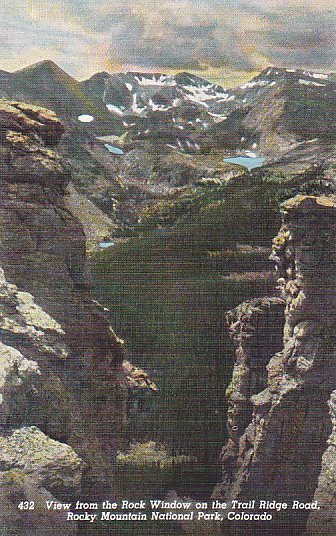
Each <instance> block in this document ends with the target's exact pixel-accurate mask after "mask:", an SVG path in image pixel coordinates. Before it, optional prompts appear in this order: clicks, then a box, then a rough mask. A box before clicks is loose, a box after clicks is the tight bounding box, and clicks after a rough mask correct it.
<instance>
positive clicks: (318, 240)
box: [217, 196, 336, 535]
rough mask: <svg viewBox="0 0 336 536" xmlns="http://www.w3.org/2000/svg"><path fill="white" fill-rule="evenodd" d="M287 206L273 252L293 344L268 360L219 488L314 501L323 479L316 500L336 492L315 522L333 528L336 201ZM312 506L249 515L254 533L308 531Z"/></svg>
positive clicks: (241, 494)
mask: <svg viewBox="0 0 336 536" xmlns="http://www.w3.org/2000/svg"><path fill="white" fill-rule="evenodd" d="M283 214H284V216H283V217H284V223H283V226H282V228H281V230H280V233H279V235H278V236H277V237H276V238H275V240H274V245H273V246H274V247H273V258H274V260H275V261H276V262H277V267H278V273H279V276H280V277H279V286H280V288H281V290H282V294H283V297H284V299H285V300H286V307H285V327H284V338H283V345H284V347H283V350H282V351H280V352H277V353H276V354H275V355H274V356H273V357H272V358H271V360H270V361H269V363H268V365H267V386H266V388H265V389H264V390H263V391H261V392H259V393H258V394H254V395H253V396H252V397H251V399H250V400H251V402H252V404H253V414H252V419H251V421H250V423H249V424H248V425H247V426H246V428H245V430H244V432H243V433H242V434H241V435H240V437H239V439H238V443H239V447H238V448H237V454H236V458H235V459H234V460H232V458H231V459H229V464H228V465H227V459H226V457H225V456H224V467H223V469H224V484H223V487H222V489H221V488H220V487H219V488H218V489H217V493H218V494H219V495H221V494H222V496H225V498H226V499H235V498H244V499H245V500H248V499H249V498H254V499H258V498H272V499H276V500H278V501H285V502H287V503H289V504H290V505H291V504H292V500H298V501H301V502H309V501H312V500H313V498H314V493H315V490H316V488H317V486H318V489H317V491H316V494H317V495H316V498H317V497H319V498H320V499H321V498H322V503H323V502H324V499H323V497H325V496H326V495H327V497H328V499H327V502H326V506H325V509H324V510H322V509H321V510H320V511H318V512H321V513H319V514H317V513H316V514H314V515H312V517H311V521H310V529H309V530H311V531H313V530H315V532H312V533H313V534H324V532H323V530H324V529H323V526H322V523H325V524H327V525H328V527H329V528H330V530H332V529H331V527H333V526H334V525H333V524H334V523H335V521H334V512H335V497H334V495H333V493H334V492H333V491H332V485H334V481H333V479H334V477H333V476H330V472H329V468H328V469H327V464H328V459H329V458H330V456H331V455H332V452H333V434H332V435H331V437H330V440H329V441H330V446H329V448H328V450H327V451H326V453H325V454H324V457H323V466H322V472H321V460H322V456H323V453H324V452H325V450H326V446H327V439H328V436H329V435H330V433H331V428H332V423H331V419H330V415H329V411H328V400H329V399H330V397H331V393H332V391H333V389H334V388H335V384H336V369H335V364H334V363H335V352H336V339H335V336H334V321H333V311H334V309H335V303H336V286H335V280H334V273H335V267H336V256H335V228H336V204H335V201H334V199H333V198H327V197H313V196H296V197H295V198H293V199H291V200H289V201H288V202H286V203H285V204H284V205H283ZM333 398H334V397H333ZM333 398H332V401H333ZM331 408H332V411H333V402H331ZM244 425H245V423H244ZM224 453H225V451H224ZM332 510H333V513H331V512H332ZM323 512H324V514H323ZM308 513H309V510H289V511H288V514H286V523H287V524H286V525H285V524H284V520H283V517H284V516H283V514H281V515H280V516H278V517H277V516H274V520H273V522H270V523H267V525H266V523H264V524H262V523H261V524H260V526H259V525H258V523H257V524H256V523H253V524H251V525H249V524H246V523H245V524H244V533H246V534H255V531H260V534H269V535H271V534H272V535H275V534H276V535H278V534H279V535H280V534H288V533H290V534H291V535H301V534H302V533H303V532H304V530H305V527H306V523H307V517H308ZM322 514H323V515H324V517H323V520H321V519H320V520H318V517H319V516H320V515H322ZM314 526H315V529H313V527H314ZM329 528H328V530H329ZM230 530H231V532H230V534H240V533H241V531H242V530H243V528H242V525H241V524H240V523H239V522H238V523H235V524H234V526H233V527H230ZM318 531H320V532H318ZM331 533H332V532H330V534H331ZM326 534H328V533H326Z"/></svg>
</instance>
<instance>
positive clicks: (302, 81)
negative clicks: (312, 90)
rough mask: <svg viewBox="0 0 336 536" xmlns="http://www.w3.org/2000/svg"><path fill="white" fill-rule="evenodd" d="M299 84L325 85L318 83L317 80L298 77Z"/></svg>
mask: <svg viewBox="0 0 336 536" xmlns="http://www.w3.org/2000/svg"><path fill="white" fill-rule="evenodd" d="M299 84H301V85H304V86H315V87H325V84H319V83H318V82H312V81H311V80H303V79H302V78H300V80H299Z"/></svg>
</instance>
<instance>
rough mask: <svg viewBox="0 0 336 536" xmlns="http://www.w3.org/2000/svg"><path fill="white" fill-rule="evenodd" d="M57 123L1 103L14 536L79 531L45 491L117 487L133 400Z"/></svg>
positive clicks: (4, 446)
mask: <svg viewBox="0 0 336 536" xmlns="http://www.w3.org/2000/svg"><path fill="white" fill-rule="evenodd" d="M62 132H63V126H62V125H61V123H60V122H59V121H58V119H57V118H56V117H55V115H54V114H53V113H51V112H48V111H47V110H43V109H40V108H37V107H34V106H28V105H24V104H21V103H17V102H11V103H8V102H2V103H0V168H1V179H0V182H1V184H0V185H1V192H2V196H1V202H0V265H1V267H2V268H1V269H0V341H1V342H0V424H1V432H0V450H1V455H0V458H1V459H0V470H1V471H2V472H1V474H0V480H1V493H0V506H1V508H0V511H3V512H4V514H3V515H4V517H3V518H2V519H0V524H1V523H2V526H3V527H6V528H8V529H10V530H11V531H12V532H13V534H18V535H21V534H25V533H28V534H30V533H31V534H33V533H34V534H41V536H42V535H44V534H48V535H49V534H59V533H62V534H73V531H74V530H75V527H69V524H67V525H66V526H65V525H64V520H65V517H64V515H61V514H57V513H53V514H50V513H48V515H46V508H45V500H49V499H51V500H52V499H56V500H67V501H68V502H69V501H70V500H71V498H72V497H76V498H79V497H80V498H92V497H95V496H96V495H98V496H99V497H101V496H102V495H104V494H105V493H108V495H109V496H113V494H114V492H115V489H114V482H113V464H114V459H115V454H116V450H117V447H118V442H119V441H120V439H119V437H120V435H121V429H122V425H123V420H124V415H125V412H124V410H125V406H126V395H127V387H126V384H125V373H124V371H123V369H122V360H123V350H122V341H121V340H119V339H118V338H117V337H116V335H115V334H114V332H113V329H112V327H111V325H110V323H109V320H108V318H107V317H106V313H105V312H104V310H103V308H102V307H100V306H99V304H97V303H96V302H94V301H93V300H92V298H91V295H90V289H89V284H88V277H87V270H86V259H85V237H84V233H83V229H82V226H81V224H80V223H79V221H78V220H77V219H76V218H75V217H74V216H73V215H72V214H71V212H70V211H69V209H68V208H67V206H66V203H65V193H66V187H67V184H68V181H69V173H68V172H67V169H66V167H65V166H64V164H63V162H62V160H61V159H60V157H59V156H57V154H56V153H55V152H54V151H53V149H52V147H53V146H55V145H57V143H58V141H59V139H60V136H61V134H62ZM84 467H85V468H86V470H85V475H84V476H83V469H84ZM19 500H23V501H24V500H28V501H35V503H36V509H35V510H34V512H28V514H27V513H23V514H21V513H20V511H18V509H17V504H18V502H19ZM48 516H49V517H48ZM53 520H54V521H55V523H53ZM29 523H30V524H29ZM28 527H29V528H28ZM44 529H45V531H46V532H43V530H44ZM29 531H31V532H29ZM32 531H33V532H32ZM34 531H35V532H34ZM0 532H1V530H0Z"/></svg>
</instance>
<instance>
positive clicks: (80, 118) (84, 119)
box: [78, 114, 94, 123]
mask: <svg viewBox="0 0 336 536" xmlns="http://www.w3.org/2000/svg"><path fill="white" fill-rule="evenodd" d="M78 121H80V122H81V123H92V121H94V117H93V116H92V115H86V114H83V115H79V116H78Z"/></svg>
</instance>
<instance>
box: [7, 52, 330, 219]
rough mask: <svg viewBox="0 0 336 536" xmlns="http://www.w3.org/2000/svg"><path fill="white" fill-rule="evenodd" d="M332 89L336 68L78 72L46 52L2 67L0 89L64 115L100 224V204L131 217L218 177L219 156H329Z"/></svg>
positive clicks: (71, 152) (295, 164) (291, 165)
mask: <svg viewBox="0 0 336 536" xmlns="http://www.w3.org/2000/svg"><path fill="white" fill-rule="evenodd" d="M335 93H336V75H335V74H334V73H329V74H323V73H317V72H311V71H306V70H302V69H296V70H294V69H286V68H276V67H270V68H268V69H265V70H264V71H262V72H261V73H260V74H259V75H258V76H256V77H254V78H253V79H252V80H251V81H250V82H247V83H245V84H243V85H241V86H239V87H236V88H233V89H225V88H224V87H222V86H220V85H217V84H214V83H212V82H209V81H207V80H205V79H203V78H201V77H199V76H195V75H193V74H190V73H187V72H180V73H177V74H175V75H167V74H164V73H141V72H128V73H114V74H110V73H107V72H100V73H96V74H94V75H93V76H92V77H91V78H89V79H88V80H84V81H81V82H79V81H77V80H75V79H74V78H73V77H71V76H70V75H68V74H67V73H66V72H65V71H64V70H63V69H61V68H60V67H59V66H57V65H56V64H55V63H53V62H52V61H49V60H47V61H42V62H39V63H36V64H34V65H31V66H28V67H26V68H24V69H21V70H19V71H16V72H14V73H9V72H6V71H0V98H5V99H10V100H20V101H24V102H27V103H30V104H35V105H40V106H43V107H46V108H49V109H51V110H53V111H55V113H56V114H57V115H58V116H59V117H60V118H61V119H62V121H63V123H64V124H65V125H66V134H65V136H64V138H63V140H62V143H61V152H62V154H63V155H64V156H65V157H66V159H67V160H68V162H69V163H70V166H71V168H72V175H73V181H74V185H75V187H76V190H77V192H79V194H80V195H82V196H83V195H84V196H85V198H86V199H88V200H89V201H90V202H93V203H94V205H95V206H96V207H97V208H98V209H99V210H102V211H103V213H104V218H103V221H104V224H103V228H104V229H106V219H105V214H107V215H108V216H110V217H112V219H113V220H114V224H119V223H120V222H121V221H122V222H123V223H122V225H124V224H125V222H126V225H127V224H128V223H129V222H130V221H133V220H134V221H136V219H137V209H136V206H140V205H141V206H142V205H143V204H146V203H148V202H149V201H150V200H151V199H153V198H157V197H158V196H159V197H160V196H162V195H166V194H167V191H171V189H172V188H173V189H174V188H176V187H183V186H184V185H185V184H189V183H193V182H195V181H197V180H199V179H202V177H213V178H218V177H219V178H224V176H225V173H224V171H223V162H224V160H225V157H231V158H232V157H237V156H238V157H239V156H242V157H247V158H254V157H259V158H260V157H262V158H263V159H264V160H265V162H264V166H271V167H272V166H273V167H274V166H275V167H279V166H280V167H281V168H285V169H286V170H287V171H288V170H289V171H300V170H301V171H304V170H305V169H306V168H307V167H308V166H311V165H316V164H318V165H323V166H328V165H330V164H332V163H333V162H334V160H335V132H336V129H335V126H336V104H335V102H336V101H335ZM225 166H226V168H225ZM224 168H225V169H226V170H227V172H228V173H229V174H231V175H232V173H233V174H237V173H238V174H239V173H240V174H241V173H242V168H241V167H239V166H232V164H228V163H225V165H224ZM223 173H224V174H223ZM125 207H127V208H125ZM127 222H128V223H127Z"/></svg>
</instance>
